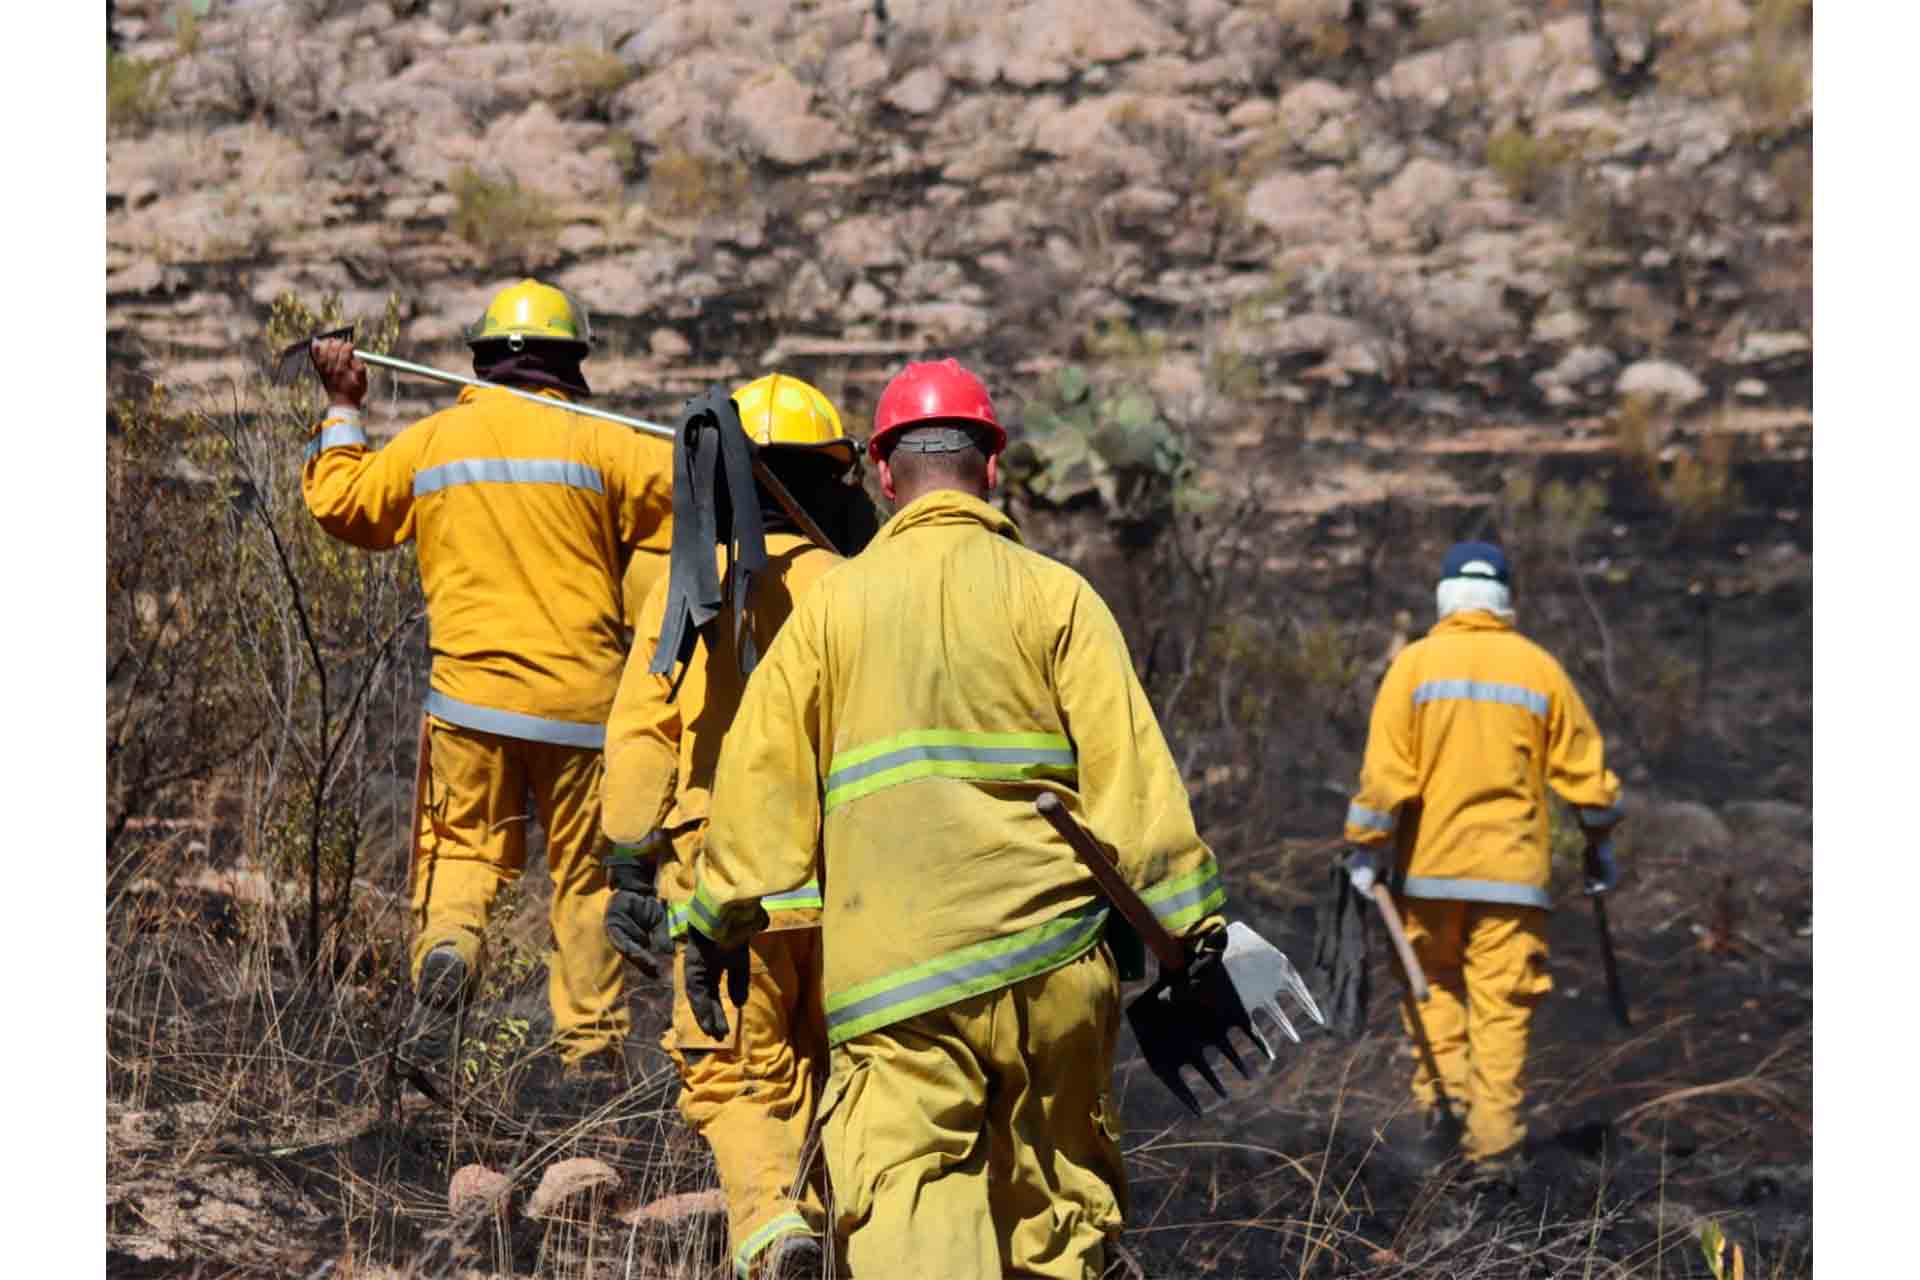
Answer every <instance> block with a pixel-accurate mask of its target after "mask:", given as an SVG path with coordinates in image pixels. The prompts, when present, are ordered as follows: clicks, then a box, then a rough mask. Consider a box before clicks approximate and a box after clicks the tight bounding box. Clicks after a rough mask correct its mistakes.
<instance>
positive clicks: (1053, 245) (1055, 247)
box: [1046, 233, 1087, 277]
mask: <svg viewBox="0 0 1920 1280" xmlns="http://www.w3.org/2000/svg"><path fill="white" fill-rule="evenodd" d="M1046 254H1047V261H1048V262H1050V263H1052V264H1053V267H1054V269H1055V270H1057V271H1059V272H1060V273H1061V274H1062V275H1067V276H1075V277H1077V276H1079V275H1080V273H1081V272H1083V271H1085V270H1086V269H1087V260H1086V257H1085V256H1084V255H1083V254H1082V253H1081V252H1080V250H1079V247H1078V246H1076V245H1075V244H1074V243H1073V241H1071V240H1069V239H1067V238H1066V237H1065V236H1063V235H1059V234H1057V233H1056V234H1054V235H1050V236H1048V237H1047V243H1046Z"/></svg>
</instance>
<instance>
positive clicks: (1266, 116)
mask: <svg viewBox="0 0 1920 1280" xmlns="http://www.w3.org/2000/svg"><path fill="white" fill-rule="evenodd" d="M1279 114H1280V108H1279V107H1278V106H1277V105H1276V104H1275V103H1273V102H1272V101H1271V100H1269V99H1267V98H1246V99H1244V100H1242V101H1240V102H1238V103H1236V104H1234V107H1233V110H1231V111H1229V112H1227V124H1228V125H1229V126H1230V127H1232V128H1235V129H1261V128H1264V127H1266V126H1267V125H1270V124H1272V123H1273V122H1274V119H1275V118H1276V117H1277V116H1278V115H1279Z"/></svg>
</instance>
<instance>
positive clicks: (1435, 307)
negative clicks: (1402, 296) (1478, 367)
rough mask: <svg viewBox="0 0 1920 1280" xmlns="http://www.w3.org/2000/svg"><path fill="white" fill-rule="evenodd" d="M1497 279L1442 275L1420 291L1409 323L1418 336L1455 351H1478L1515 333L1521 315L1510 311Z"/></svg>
mask: <svg viewBox="0 0 1920 1280" xmlns="http://www.w3.org/2000/svg"><path fill="white" fill-rule="evenodd" d="M1502 293H1503V290H1502V288H1501V285H1500V284H1499V282H1498V281H1494V280H1488V279H1485V278H1479V277H1474V276H1470V275H1451V276H1441V277H1439V278H1437V279H1433V280H1429V281H1427V282H1426V284H1425V285H1424V286H1423V287H1421V288H1420V289H1419V290H1417V291H1416V292H1415V293H1414V295H1413V298H1412V305H1411V307H1410V308H1409V313H1408V324H1409V328H1410V329H1411V330H1412V332H1413V335H1414V336H1415V337H1418V338H1421V339H1423V340H1425V341H1428V342H1432V343H1436V344H1438V345H1440V346H1441V347H1450V348H1453V349H1455V350H1466V351H1476V350H1482V349H1485V348H1488V347H1491V346H1493V345H1494V344H1496V343H1498V342H1499V341H1500V340H1501V339H1503V338H1507V337H1510V336H1512V335H1513V334H1515V333H1516V331H1517V330H1518V329H1519V327H1520V320H1519V317H1517V316H1516V315H1514V313H1513V312H1511V311H1509V310H1508V309H1507V307H1506V304H1505V302H1504V300H1503V298H1502Z"/></svg>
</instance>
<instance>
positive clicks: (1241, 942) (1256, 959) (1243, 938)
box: [1222, 920, 1327, 1058]
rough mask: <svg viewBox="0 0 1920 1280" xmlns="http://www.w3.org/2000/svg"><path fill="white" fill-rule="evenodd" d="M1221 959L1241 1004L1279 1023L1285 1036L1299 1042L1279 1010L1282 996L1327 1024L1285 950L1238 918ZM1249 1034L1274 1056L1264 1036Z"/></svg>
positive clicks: (1231, 929)
mask: <svg viewBox="0 0 1920 1280" xmlns="http://www.w3.org/2000/svg"><path fill="white" fill-rule="evenodd" d="M1222 959H1223V964H1224V967H1225V968H1226V971H1227V977H1228V979H1229V981H1231V983H1232V984H1233V991H1234V995H1235V996H1236V997H1237V998H1238V999H1239V1001H1240V1004H1241V1007H1242V1008H1245V1009H1261V1010H1264V1011H1265V1012H1266V1013H1267V1014H1269V1015H1270V1016H1271V1017H1272V1018H1273V1020H1274V1021H1275V1022H1276V1023H1278V1024H1279V1026H1280V1030H1281V1032H1282V1033H1283V1034H1284V1035H1285V1036H1286V1037H1287V1039H1289V1040H1291V1041H1293V1042H1294V1043H1295V1044H1299V1043H1300V1033H1299V1032H1298V1031H1296V1030H1295V1029H1294V1026H1293V1023H1292V1021H1291V1020H1290V1019H1288V1017H1287V1015H1286V1013H1285V1011H1284V1010H1283V1009H1282V1007H1281V1003H1280V997H1281V996H1291V997H1293V999H1294V1000H1295V1001H1297V1002H1298V1003H1299V1005H1300V1007H1301V1008H1302V1009H1304V1010H1306V1013H1307V1016H1308V1017H1309V1018H1312V1019H1313V1020H1314V1021H1315V1022H1316V1023H1318V1024H1319V1025H1321V1026H1323V1027H1324V1026H1326V1025H1327V1019H1326V1015H1325V1014H1323V1013H1321V1012H1320V1005H1319V1003H1318V1002H1317V1001H1315V1000H1314V998H1313V992H1312V991H1310V990H1308V989H1307V983H1306V979H1304V978H1302V977H1301V976H1300V971H1299V970H1298V969H1296V968H1294V967H1293V961H1291V960H1289V959H1287V955H1286V952H1284V951H1282V950H1280V948H1278V947H1276V946H1274V945H1273V944H1272V943H1271V942H1268V941H1267V940H1266V939H1265V938H1263V937H1261V936H1260V935H1259V934H1257V933H1255V932H1254V931H1253V930H1252V929H1250V928H1248V927H1247V926H1246V925H1244V924H1242V923H1241V922H1240V921H1238V920H1235V921H1234V922H1233V923H1232V924H1230V925H1228V926H1227V949H1226V953H1225V955H1224V956H1223V958H1222ZM1249 1034H1252V1035H1253V1036H1254V1037H1255V1038H1256V1039H1258V1040H1260V1043H1261V1046H1262V1047H1263V1048H1266V1049H1267V1056H1268V1057H1269V1058H1271V1057H1273V1050H1272V1049H1271V1048H1270V1047H1268V1046H1267V1044H1266V1041H1265V1038H1264V1037H1261V1036H1260V1035H1259V1033H1258V1032H1250V1033H1249Z"/></svg>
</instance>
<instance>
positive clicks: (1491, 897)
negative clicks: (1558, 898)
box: [1402, 876, 1553, 911]
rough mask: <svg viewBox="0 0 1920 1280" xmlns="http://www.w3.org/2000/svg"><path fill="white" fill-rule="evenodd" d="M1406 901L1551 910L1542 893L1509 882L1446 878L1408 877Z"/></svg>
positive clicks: (1546, 897) (1550, 901)
mask: <svg viewBox="0 0 1920 1280" xmlns="http://www.w3.org/2000/svg"><path fill="white" fill-rule="evenodd" d="M1402 891H1403V892H1404V893H1405V894H1406V895H1407V896H1408V897H1409V898H1440V899H1443V900H1445V901H1448V902H1497V903H1499V904H1501V905H1502V906H1508V907H1545V908H1546V909H1547V910H1549V911H1551V910H1552V909H1553V899H1552V898H1551V897H1549V896H1548V895H1547V891H1546V890H1545V889H1540V888H1536V887H1535V886H1533V885H1530V884H1514V883H1513V882H1511V881H1508V880H1455V879H1453V878H1451V877H1448V876H1408V877H1407V883H1406V884H1405V885H1404V886H1403V890H1402Z"/></svg>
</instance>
